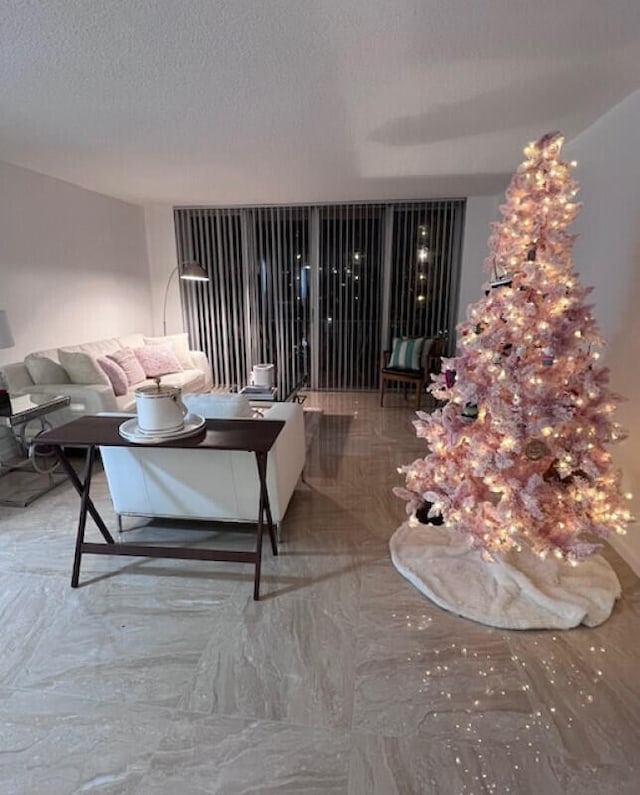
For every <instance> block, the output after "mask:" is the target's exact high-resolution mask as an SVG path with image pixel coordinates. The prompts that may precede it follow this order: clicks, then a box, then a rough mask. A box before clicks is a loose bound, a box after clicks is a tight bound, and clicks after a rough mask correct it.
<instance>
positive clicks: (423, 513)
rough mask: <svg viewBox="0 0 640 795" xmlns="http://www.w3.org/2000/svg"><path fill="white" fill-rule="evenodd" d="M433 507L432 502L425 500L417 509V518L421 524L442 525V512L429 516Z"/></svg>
mask: <svg viewBox="0 0 640 795" xmlns="http://www.w3.org/2000/svg"><path fill="white" fill-rule="evenodd" d="M432 507H433V504H432V503H430V502H424V503H422V505H421V506H420V507H419V508H418V509H417V510H416V519H417V520H418V521H419V522H420V524H433V525H438V526H439V525H441V524H442V523H443V519H442V514H437V515H436V516H429V511H430V510H431V508H432Z"/></svg>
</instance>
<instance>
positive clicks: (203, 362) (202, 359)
mask: <svg viewBox="0 0 640 795" xmlns="http://www.w3.org/2000/svg"><path fill="white" fill-rule="evenodd" d="M189 356H191V358H192V359H193V366H194V367H195V368H196V369H198V370H202V372H203V373H204V390H208V389H211V387H212V386H213V375H212V372H211V363H210V362H209V359H208V358H207V354H206V353H204V352H203V351H189Z"/></svg>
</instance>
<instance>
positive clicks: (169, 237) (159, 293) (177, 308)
mask: <svg viewBox="0 0 640 795" xmlns="http://www.w3.org/2000/svg"><path fill="white" fill-rule="evenodd" d="M144 220H145V228H146V235H147V251H148V252H149V273H150V275H151V304H152V308H153V333H154V334H162V333H163V331H162V318H163V308H164V296H165V292H166V288H167V280H168V279H169V276H170V274H171V271H172V270H173V269H174V268H175V267H176V265H177V264H178V260H177V252H176V236H175V231H174V224H173V208H172V207H170V206H168V205H159V204H157V205H156V204H153V205H147V206H145V208H144ZM182 330H183V323H182V307H181V304H180V288H179V286H178V279H177V274H175V275H174V276H173V277H172V279H171V284H170V285H169V292H168V293H167V334H174V333H175V332H177V331H182Z"/></svg>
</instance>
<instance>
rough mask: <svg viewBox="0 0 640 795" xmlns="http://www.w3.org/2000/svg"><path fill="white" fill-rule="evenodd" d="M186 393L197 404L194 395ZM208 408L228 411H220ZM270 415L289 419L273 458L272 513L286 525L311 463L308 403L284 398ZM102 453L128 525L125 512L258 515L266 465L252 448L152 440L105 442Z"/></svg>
mask: <svg viewBox="0 0 640 795" xmlns="http://www.w3.org/2000/svg"><path fill="white" fill-rule="evenodd" d="M183 397H184V400H185V403H186V404H187V405H189V396H188V395H185V396H183ZM211 397H212V402H213V403H215V402H218V401H219V396H217V398H215V399H214V396H211ZM198 398H199V401H200V403H199V404H198V405H199V408H200V411H198V413H199V414H203V413H204V412H203V411H202V400H203V399H204V398H205V396H204V395H199V396H198ZM207 415H208V416H214V415H215V416H220V414H219V413H216V412H215V411H212V412H207ZM264 418H265V419H270V420H283V421H284V422H285V425H284V428H283V429H282V431H281V432H280V435H279V436H278V439H277V440H276V443H275V445H274V446H273V448H272V450H271V452H270V453H269V456H268V461H267V490H268V493H269V503H270V507H271V515H272V518H273V521H274V523H276V525H277V526H278V528H279V527H280V524H281V522H282V519H283V517H284V515H285V512H286V510H287V506H288V505H289V501H290V500H291V496H292V495H293V492H294V490H295V487H296V484H297V482H298V480H299V478H300V475H301V474H302V470H303V468H304V462H305V436H304V422H303V413H302V407H301V406H300V405H298V404H297V403H276V404H274V405H273V406H272V407H271V408H270V409H268V410H267V411H265V417H264ZM254 422H263V419H255V420H254ZM100 452H101V455H102V461H103V464H104V469H105V473H106V477H107V483H108V485H109V491H110V493H111V499H112V501H113V507H114V510H115V512H116V514H117V515H118V522H119V525H120V529H121V517H122V516H123V515H133V516H145V517H166V518H180V519H196V520H197V519H200V520H216V521H225V522H257V521H258V504H259V481H258V470H257V466H256V460H255V456H254V455H253V454H251V453H246V452H241V451H226V450H215V451H211V450H180V449H170V448H157V449H154V448H150V447H104V448H101V450H100Z"/></svg>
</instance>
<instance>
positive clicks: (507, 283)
mask: <svg viewBox="0 0 640 795" xmlns="http://www.w3.org/2000/svg"><path fill="white" fill-rule="evenodd" d="M512 284H513V276H512V275H511V274H510V273H505V274H504V275H503V276H497V277H496V278H495V279H493V280H492V281H490V282H489V286H490V287H491V289H492V290H497V289H499V288H500V287H511V285H512Z"/></svg>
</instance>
